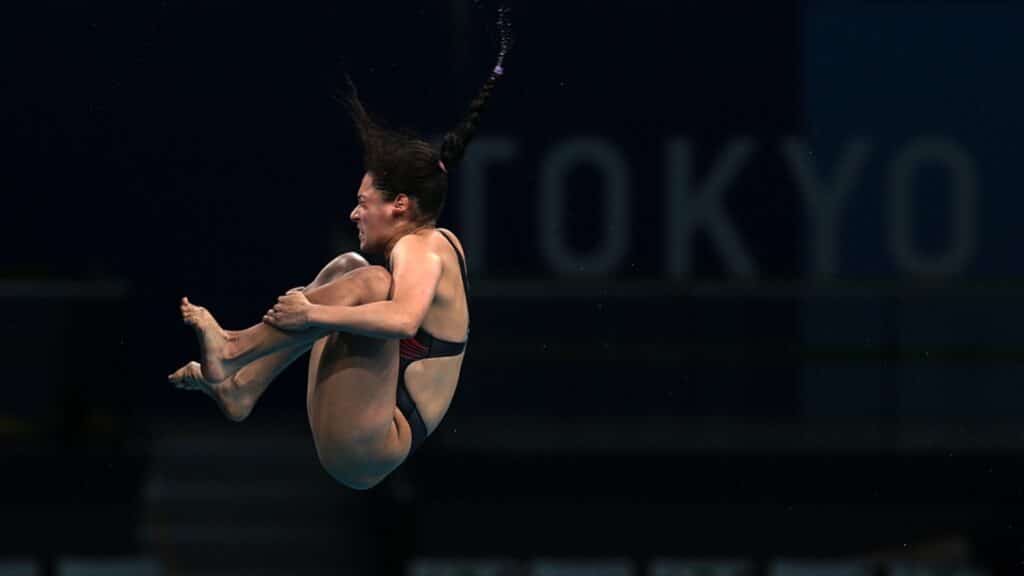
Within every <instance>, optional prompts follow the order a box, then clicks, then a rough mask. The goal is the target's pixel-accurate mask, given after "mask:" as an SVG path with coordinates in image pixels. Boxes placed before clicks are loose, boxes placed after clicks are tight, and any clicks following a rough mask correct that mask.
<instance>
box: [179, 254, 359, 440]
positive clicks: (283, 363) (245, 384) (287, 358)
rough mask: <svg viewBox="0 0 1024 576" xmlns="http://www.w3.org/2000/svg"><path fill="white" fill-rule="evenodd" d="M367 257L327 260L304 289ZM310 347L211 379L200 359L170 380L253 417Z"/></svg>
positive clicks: (235, 414)
mask: <svg viewBox="0 0 1024 576" xmlns="http://www.w3.org/2000/svg"><path fill="white" fill-rule="evenodd" d="M368 265H369V263H368V262H367V261H366V259H365V258H363V257H362V256H360V255H359V254H358V253H355V252H346V253H344V254H341V255H339V256H337V257H335V258H334V259H333V260H331V261H330V262H328V263H327V265H326V266H324V267H323V269H321V270H320V272H319V273H318V274H317V276H316V278H314V279H313V281H312V282H310V283H309V285H307V286H306V287H304V288H303V292H305V293H309V292H310V291H312V290H314V289H316V288H319V287H320V286H323V285H325V284H327V283H329V282H331V281H333V280H335V279H338V278H340V277H341V276H344V275H345V274H347V273H348V272H350V271H352V270H355V269H356V268H361V267H363V266H368ZM307 349H308V347H292V348H286V349H283V350H279V351H277V352H274V353H273V354H270V355H268V356H264V357H262V358H258V359H256V360H254V361H252V362H250V363H248V364H246V365H245V366H243V367H242V368H240V369H239V370H238V371H237V372H236V373H235V374H234V375H233V376H231V377H230V378H227V379H224V380H220V381H214V382H210V381H208V380H207V379H205V378H204V377H203V375H202V370H201V368H200V365H199V363H198V362H190V363H189V364H186V365H185V366H183V367H182V368H180V369H178V370H177V371H176V372H175V373H174V374H172V375H171V376H170V377H169V378H168V379H169V380H170V381H171V382H174V383H175V384H176V385H177V386H178V387H179V388H184V389H190V390H200V391H202V392H204V393H206V394H207V395H208V396H210V397H211V398H213V399H214V401H215V402H216V403H217V406H218V407H219V408H220V410H221V412H223V413H224V415H225V416H226V417H227V418H228V419H230V420H233V421H235V422H241V421H242V420H245V418H247V417H248V416H249V414H250V413H251V411H252V408H253V406H254V405H255V404H256V401H257V400H259V398H260V396H262V395H263V392H265V391H266V389H267V387H268V386H269V385H270V383H271V382H272V381H273V380H274V379H275V378H277V376H278V375H280V374H281V372H283V371H284V370H285V369H286V368H287V367H288V366H289V365H291V363H292V362H294V361H295V360H297V359H298V358H300V357H301V356H302V355H303V354H305V353H306V350H307Z"/></svg>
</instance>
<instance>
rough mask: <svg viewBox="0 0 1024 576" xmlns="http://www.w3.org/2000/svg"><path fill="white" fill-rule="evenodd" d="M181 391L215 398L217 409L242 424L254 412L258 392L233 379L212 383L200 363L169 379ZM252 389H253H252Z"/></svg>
mask: <svg viewBox="0 0 1024 576" xmlns="http://www.w3.org/2000/svg"><path fill="white" fill-rule="evenodd" d="M167 380H168V381H169V382H173V383H174V385H175V387H176V388H179V389H181V390H200V391H202V392H205V393H206V395H207V396H209V397H210V398H213V400H214V401H215V402H216V403H217V407H218V408H220V411H221V412H223V413H224V415H225V416H227V418H228V419H229V420H232V421H234V422H241V421H242V420H245V419H246V418H247V417H248V416H249V413H250V412H252V408H253V406H254V405H255V404H256V398H257V396H258V394H257V393H258V390H246V389H245V388H243V387H242V386H241V385H240V384H239V383H238V381H237V379H236V378H234V377H232V378H229V379H227V380H221V381H219V382H210V381H209V380H207V379H206V378H204V377H203V370H202V368H201V366H200V364H199V362H189V363H188V364H185V365H184V366H182V367H181V368H178V370H177V371H175V372H174V374H171V375H169V376H168V377H167ZM250 388H251V387H250Z"/></svg>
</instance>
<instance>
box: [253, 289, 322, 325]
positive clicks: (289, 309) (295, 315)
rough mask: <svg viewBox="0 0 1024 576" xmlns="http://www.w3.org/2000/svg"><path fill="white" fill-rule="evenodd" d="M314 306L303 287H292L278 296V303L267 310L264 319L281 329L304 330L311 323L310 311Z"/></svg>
mask: <svg viewBox="0 0 1024 576" xmlns="http://www.w3.org/2000/svg"><path fill="white" fill-rule="evenodd" d="M314 306H315V304H313V303H312V302H310V301H309V299H308V298H306V295H305V294H303V293H302V288H292V289H291V290H289V291H288V292H287V293H285V295H284V296H278V297H277V304H274V307H273V308H271V309H270V310H267V313H266V314H265V315H264V316H263V321H264V322H266V323H268V324H270V325H272V326H275V327H277V328H280V329H281V330H303V329H305V328H308V327H309V326H310V325H311V323H310V321H309V313H310V311H311V310H312V309H313V308H314Z"/></svg>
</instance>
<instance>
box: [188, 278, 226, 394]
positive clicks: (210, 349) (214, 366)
mask: <svg viewBox="0 0 1024 576" xmlns="http://www.w3.org/2000/svg"><path fill="white" fill-rule="evenodd" d="M181 318H182V320H184V321H185V324H187V325H189V326H191V327H192V328H194V329H195V331H196V336H197V337H198V338H199V364H200V366H202V369H203V378H204V379H206V381H207V382H220V381H222V380H226V379H227V378H228V377H229V376H231V375H232V374H233V371H231V370H230V369H229V367H228V366H226V365H225V364H227V360H228V355H227V354H228V344H229V338H228V334H227V332H226V331H225V330H224V329H223V328H221V327H220V324H217V321H216V320H215V319H214V318H213V314H210V311H209V310H207V309H206V308H203V307H202V306H196V305H195V304H192V303H191V302H189V301H188V298H187V297H186V298H182V299H181Z"/></svg>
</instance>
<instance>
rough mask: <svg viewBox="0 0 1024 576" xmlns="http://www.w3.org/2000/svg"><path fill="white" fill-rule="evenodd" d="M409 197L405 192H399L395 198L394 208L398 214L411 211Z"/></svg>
mask: <svg viewBox="0 0 1024 576" xmlns="http://www.w3.org/2000/svg"><path fill="white" fill-rule="evenodd" d="M409 203H410V200H409V195H408V194H405V193H403V192H399V193H398V195H396V196H395V201H394V208H395V211H396V212H407V211H408V210H409Z"/></svg>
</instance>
